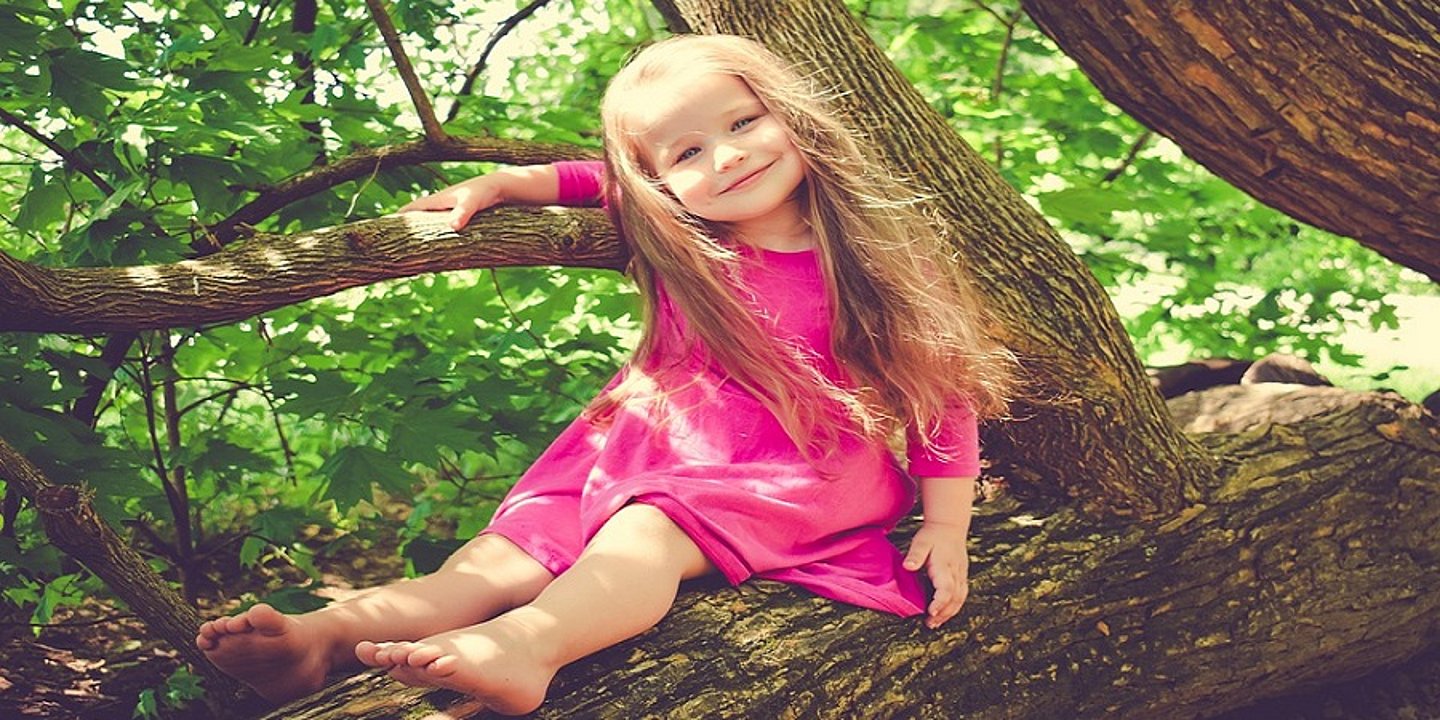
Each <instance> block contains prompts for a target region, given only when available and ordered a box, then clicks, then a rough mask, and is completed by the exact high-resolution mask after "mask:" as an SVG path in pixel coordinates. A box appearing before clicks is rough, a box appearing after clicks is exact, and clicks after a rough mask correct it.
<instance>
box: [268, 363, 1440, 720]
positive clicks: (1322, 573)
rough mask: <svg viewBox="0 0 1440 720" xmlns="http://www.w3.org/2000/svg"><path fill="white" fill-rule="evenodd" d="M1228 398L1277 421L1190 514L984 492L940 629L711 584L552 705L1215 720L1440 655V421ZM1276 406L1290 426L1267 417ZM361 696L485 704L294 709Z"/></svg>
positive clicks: (435, 696)
mask: <svg viewBox="0 0 1440 720" xmlns="http://www.w3.org/2000/svg"><path fill="white" fill-rule="evenodd" d="M1225 391H1226V392H1235V393H1241V394H1245V393H1250V394H1261V395H1263V397H1264V402H1263V403H1254V404H1253V405H1254V406H1255V407H1267V408H1269V409H1270V412H1271V413H1272V414H1271V415H1269V416H1267V418H1254V417H1252V418H1251V419H1250V421H1248V422H1245V421H1237V424H1238V425H1241V426H1244V427H1246V428H1247V429H1245V430H1244V431H1243V432H1241V433H1240V434H1237V435H1224V436H1220V435H1216V436H1208V437H1206V438H1204V442H1205V444H1206V445H1207V446H1209V447H1211V448H1212V449H1213V450H1215V451H1216V452H1219V453H1223V454H1226V455H1227V456H1228V457H1230V459H1231V460H1232V462H1233V464H1232V465H1231V466H1230V468H1231V469H1230V471H1228V472H1226V473H1223V474H1221V475H1220V476H1219V477H1217V478H1216V479H1215V480H1214V481H1212V482H1210V483H1207V484H1206V486H1205V487H1204V488H1203V489H1202V493H1203V496H1202V497H1201V498H1200V502H1197V503H1196V504H1194V505H1191V506H1189V507H1187V508H1186V509H1185V510H1184V511H1183V512H1181V513H1180V514H1178V515H1177V516H1175V517H1174V518H1172V519H1168V520H1164V521H1158V520H1157V521H1153V522H1132V521H1127V520H1123V519H1120V520H1114V521H1110V522H1105V523H1102V524H1098V525H1097V524H1096V523H1094V522H1093V521H1090V520H1087V519H1085V518H1083V517H1081V516H1080V515H1078V514H1077V513H1075V512H1074V511H1073V510H1071V509H1060V510H1051V511H1047V510H1045V509H1043V508H1038V507H1035V506H1033V505H1032V506H1027V507H1025V508H1024V512H1025V515H1023V516H1022V515H1020V512H1021V509H1020V508H1019V507H1017V506H1016V505H1015V504H1014V503H1013V501H1011V500H1004V499H1002V501H1001V502H996V503H985V504H982V505H980V506H979V507H978V508H977V511H976V517H975V522H974V525H973V526H972V535H973V536H974V538H973V542H972V543H971V557H972V560H971V588H972V590H971V594H970V599H969V601H968V602H967V603H966V606H965V609H964V610H963V611H962V613H961V615H960V616H959V617H958V618H957V619H956V620H955V621H952V623H953V624H952V625H949V626H946V627H945V628H943V629H942V630H940V631H938V632H936V631H930V630H927V629H925V628H924V627H923V625H922V624H921V623H920V622H918V621H917V620H914V619H901V618H896V617H893V616H889V615H885V614H881V613H877V612H872V611H868V610H861V609H858V608H853V607H847V606H844V605H842V604H839V603H834V602H831V601H827V600H821V599H817V598H814V597H810V596H808V595H807V594H806V593H804V592H803V591H799V590H796V589H794V588H792V587H789V586H784V585H779V584H776V583H765V582H755V583H746V584H745V585H742V586H741V587H739V588H737V589H731V588H728V587H722V586H721V585H720V584H718V583H715V584H708V585H701V586H697V588H696V589H699V590H701V592H685V593H682V595H681V597H680V599H679V602H678V604H677V606H676V610H675V611H673V612H672V613H671V615H670V616H669V617H667V618H666V619H665V620H664V621H663V622H662V623H661V624H660V625H659V626H658V627H657V628H656V629H654V630H652V631H650V632H648V633H646V634H645V635H642V636H641V637H639V638H637V639H635V640H631V641H628V642H625V643H622V644H621V645H618V646H616V647H614V648H611V649H609V650H606V651H603V652H601V653H599V654H597V655H594V656H591V657H589V658H586V659H584V660H581V661H579V662H576V663H574V664H573V665H570V666H567V667H566V668H565V669H564V670H563V671H562V672H561V673H560V675H559V676H558V677H557V678H556V682H555V683H554V684H553V685H552V686H551V691H550V694H549V698H548V700H547V701H546V705H545V706H543V707H542V708H541V710H540V712H539V713H537V717H540V718H567V717H596V718H612V717H613V718H630V717H706V718H711V717H714V718H771V717H937V718H940V717H944V718H950V717H965V718H971V719H974V720H986V719H989V718H997V719H999V718H1006V719H1009V718H1074V719H1076V720H1084V719H1087V718H1097V719H1099V718H1194V717H1212V716H1216V715H1219V714H1221V713H1224V712H1226V711H1228V710H1231V709H1235V708H1238V707H1243V706H1246V705H1249V704H1252V703H1254V702H1256V701H1258V700H1262V699H1264V698H1267V697H1272V696H1276V695H1280V694H1285V693H1287V692H1290V691H1293V690H1295V689H1299V688H1302V687H1306V686H1312V685H1316V684H1320V683H1323V682H1325V681H1327V680H1330V679H1334V678H1339V677H1353V676H1355V675H1357V674H1360V673H1362V672H1364V671H1365V670H1367V669H1369V668H1373V667H1376V666H1379V665H1382V664H1388V663H1397V662H1401V661H1404V660H1405V659H1407V658H1409V657H1411V656H1413V655H1415V654H1417V653H1418V652H1420V651H1422V650H1423V649H1424V648H1426V647H1427V646H1429V645H1432V644H1433V643H1434V642H1435V641H1436V639H1437V631H1440V626H1437V617H1440V555H1437V549H1440V462H1437V460H1440V442H1437V437H1440V425H1437V422H1436V420H1435V418H1433V417H1431V416H1428V415H1425V414H1424V413H1422V412H1421V411H1420V409H1419V408H1418V407H1416V406H1414V405H1410V404H1408V403H1405V402H1403V401H1401V400H1399V399H1398V398H1394V397H1393V396H1381V395H1374V394H1355V393H1347V392H1345V391H1343V390H1337V389H1334V388H1302V389H1296V388H1295V387H1293V386H1291V387H1281V386H1274V385H1252V386H1244V387H1241V388H1236V389H1230V388H1227V389H1225ZM1276 408H1287V409H1286V410H1284V411H1281V412H1282V413H1283V414H1285V415H1287V416H1288V418H1289V419H1288V420H1287V421H1286V422H1287V424H1284V425H1271V424H1265V423H1264V422H1263V421H1264V419H1269V418H1274V417H1275V415H1274V414H1273V413H1274V412H1275V409H1276ZM1257 421H1258V422H1261V424H1256V422H1257ZM1362 478H1363V481H1360V479H1362ZM1022 521H1023V522H1022ZM342 693H343V694H348V695H349V696H350V697H352V698H353V697H354V696H356V695H360V696H363V697H365V699H366V700H368V701H369V702H368V703H365V705H366V707H367V708H369V709H368V710H367V711H366V712H363V713H358V715H359V717H365V718H370V717H374V718H380V717H399V716H407V717H408V716H420V715H423V714H424V713H423V712H421V711H420V708H427V707H428V708H433V709H436V710H444V711H448V712H449V713H450V715H449V716H450V717H455V718H463V717H480V716H482V713H480V712H479V710H478V707H477V706H476V704H475V703H473V702H470V701H467V700H464V699H457V697H456V696H455V695H454V694H453V693H447V692H444V691H430V692H428V693H427V692H426V691H424V690H419V689H414V688H406V689H398V688H396V687H395V685H394V684H393V683H392V682H391V681H389V680H388V679H387V678H385V677H384V676H383V675H364V676H360V677H359V678H357V679H354V680H351V681H347V683H346V684H345V685H344V686H343V687H342V688H332V689H331V690H330V691H328V692H326V693H324V694H322V695H317V696H316V697H314V698H312V699H309V700H306V701H301V702H298V703H295V704H293V705H291V706H289V707H286V708H284V709H283V710H281V711H280V712H279V713H277V714H275V715H273V716H271V717H273V718H280V717H284V718H291V719H295V720H299V719H301V718H328V717H335V716H336V715H335V714H334V709H335V708H337V707H340V706H342V705H343V706H344V707H345V708H346V711H347V712H348V711H350V709H351V708H355V707H358V706H360V705H362V703H359V702H353V703H349V704H345V703H340V702H336V696H337V695H341V694H342ZM351 717H355V715H351Z"/></svg>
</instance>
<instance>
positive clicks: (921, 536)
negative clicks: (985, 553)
mask: <svg viewBox="0 0 1440 720" xmlns="http://www.w3.org/2000/svg"><path fill="white" fill-rule="evenodd" d="M968 534H969V528H968V527H965V526H963V525H957V524H953V523H944V522H925V523H923V524H921V525H920V530H919V531H918V532H916V533H915V538H914V539H913V540H911V541H910V552H909V553H907V554H906V555H905V569H906V570H919V569H920V567H921V566H922V565H923V566H925V568H926V569H927V571H928V572H929V575H930V584H931V585H933V586H935V597H934V599H932V600H931V601H930V609H929V617H927V618H926V619H925V625H926V627H929V628H931V629H934V628H937V627H940V625H941V623H944V622H945V621H946V620H949V619H950V618H952V617H955V615H956V613H959V612H960V606H961V605H964V604H965V598H966V597H968V596H969V595H970V555H969V553H968V552H967V551H966V549H965V538H966V536H967V535H968Z"/></svg>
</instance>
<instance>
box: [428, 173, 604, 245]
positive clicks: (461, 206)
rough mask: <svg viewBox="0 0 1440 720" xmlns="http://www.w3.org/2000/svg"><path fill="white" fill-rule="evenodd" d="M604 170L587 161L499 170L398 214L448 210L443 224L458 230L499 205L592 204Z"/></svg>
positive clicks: (450, 189)
mask: <svg viewBox="0 0 1440 720" xmlns="http://www.w3.org/2000/svg"><path fill="white" fill-rule="evenodd" d="M604 169H605V164H604V163H601V162H591V161H581V162H559V163H553V164H549V165H524V166H520V167H507V168H501V169H499V170H496V171H494V172H491V173H487V174H485V175H478V176H476V177H473V178H470V179H469V180H466V181H464V182H461V183H456V184H454V185H451V186H450V187H447V188H445V189H444V190H441V191H439V192H437V193H434V194H431V195H422V196H421V197H418V198H415V199H414V200H411V201H410V202H409V203H408V204H406V205H405V206H404V207H402V208H400V212H412V211H427V210H428V211H438V210H449V211H450V214H449V216H448V217H447V218H446V222H447V223H448V224H449V225H450V227H451V228H453V229H455V230H459V229H460V228H462V227H465V223H468V222H470V218H471V217H472V216H473V215H475V213H477V212H480V211H481V210H485V209H488V208H491V207H494V206H496V205H501V204H509V205H555V204H557V203H558V204H565V205H594V204H597V203H598V202H599V199H600V188H601V186H602V179H603V176H604Z"/></svg>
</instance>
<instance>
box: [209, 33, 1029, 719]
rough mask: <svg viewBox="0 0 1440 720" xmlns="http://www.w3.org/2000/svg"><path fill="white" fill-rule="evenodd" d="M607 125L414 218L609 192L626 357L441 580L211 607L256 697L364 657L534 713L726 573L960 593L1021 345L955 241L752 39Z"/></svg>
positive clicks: (233, 665)
mask: <svg viewBox="0 0 1440 720" xmlns="http://www.w3.org/2000/svg"><path fill="white" fill-rule="evenodd" d="M602 119H603V123H604V130H605V149H606V153H605V158H606V159H605V163H604V164H603V166H602V165H601V164H599V163H556V164H555V165H550V166H540V167H527V168H516V169H509V170H501V171H498V172H495V173H492V174H489V175H485V176H482V177H478V178H474V179H472V180H470V181H467V182H465V183H461V184H459V185H456V186H453V187H451V188H448V189H446V190H445V191H443V192H440V193H438V194H436V195H433V196H429V197H424V198H420V199H418V200H416V201H414V202H412V203H410V204H409V205H407V206H406V207H405V208H403V209H404V210H451V212H450V215H449V219H450V222H451V224H452V226H453V227H455V228H457V229H458V228H459V227H461V226H463V225H464V223H465V222H466V221H468V220H469V218H470V216H471V215H473V214H474V213H475V212H477V211H479V210H482V209H484V208H486V207H490V206H492V205H495V204H498V203H505V202H509V203H532V204H543V203H551V204H553V203H555V202H561V203H567V204H585V203H594V202H595V201H596V200H598V198H599V196H600V194H601V187H602V185H603V187H604V195H605V198H606V201H607V202H606V204H607V206H608V207H609V209H610V211H611V212H612V215H613V217H614V219H615V222H616V223H617V225H618V227H619V228H620V230H621V233H622V236H623V237H624V239H625V241H626V242H627V243H628V245H629V247H630V249H631V251H632V253H633V260H632V263H631V267H630V274H632V275H633V277H634V279H635V282H636V284H637V285H638V286H639V288H640V290H641V293H642V297H643V301H644V308H645V315H644V332H643V335H642V337H641V340H640V343H639V346H638V347H637V349H636V350H635V353H634V356H633V357H632V358H631V360H630V361H629V362H628V363H626V365H625V367H624V368H622V370H621V371H620V373H619V374H617V375H616V377H615V378H614V379H613V380H612V381H611V382H610V383H609V384H608V385H607V386H606V388H605V390H604V391H603V392H601V394H600V395H599V397H597V398H596V399H595V401H593V402H592V403H591V404H590V406H589V407H587V408H586V410H585V412H584V413H583V414H582V415H581V417H580V418H579V419H577V420H576V421H575V422H574V424H572V425H571V426H570V427H569V428H568V429H567V430H565V431H564V432H563V433H562V434H561V435H560V437H559V438H557V439H556V440H555V442H554V444H552V445H551V446H550V447H549V448H548V449H547V450H546V451H545V452H544V453H543V454H542V455H541V456H540V458H539V459H537V460H536V462H535V464H534V466H533V467H531V468H530V470H529V471H527V472H526V473H525V475H524V476H523V477H521V478H520V480H519V481H518V483H517V484H516V486H515V488H514V490H513V491H512V492H511V493H510V495H509V496H508V497H507V498H506V500H505V501H504V503H503V504H502V505H501V506H500V508H499V509H498V510H497V511H496V513H495V517H494V519H493V520H492V521H491V524H490V526H489V527H488V528H487V529H486V530H485V531H483V532H482V533H481V534H480V535H479V536H478V537H477V538H475V539H474V540H472V541H470V542H469V543H468V544H467V545H465V546H464V547H463V548H461V549H460V550H459V551H457V552H456V553H455V555H453V556H452V557H451V558H450V559H449V560H448V561H447V562H446V564H445V566H444V567H443V568H441V569H440V570H439V571H438V572H436V573H435V574H433V575H429V576H427V577H422V578H417V579H412V580H404V581H401V582H397V583H394V584H392V585H388V586H385V587H382V588H378V589H375V590H372V591H370V592H369V593H367V594H364V595H361V596H358V597H356V598H354V599H351V600H347V601H345V602H340V603H336V604H334V605H331V606H329V607H326V608H324V609H321V610H318V611H315V612H311V613H306V614H303V615H297V616H286V615H282V614H280V613H278V612H276V611H275V610H274V609H272V608H270V607H268V606H266V605H256V606H255V607H253V608H251V609H250V610H247V611H246V612H244V613H241V614H239V615H237V616H234V617H228V618H222V619H219V620H215V621H212V622H208V623H206V624H205V625H204V626H202V627H201V629H200V634H199V637H198V638H197V643H198V644H199V645H200V647H201V648H202V649H204V650H205V651H206V652H207V654H208V655H209V657H210V658H211V659H212V660H213V661H214V662H215V664H216V665H218V666H219V667H221V668H222V669H224V670H225V671H227V672H229V673H230V674H232V675H234V676H236V677H237V678H239V679H241V680H243V681H245V682H246V683H248V684H249V685H250V686H252V687H254V688H255V689H256V690H257V691H258V692H259V693H260V694H261V695H263V696H265V697H267V698H269V699H271V700H276V701H281V700H288V699H291V698H295V697H298V696H301V695H305V694H308V693H310V692H313V691H315V690H317V689H319V688H320V686H321V685H322V683H323V681H324V678H325V675H326V674H327V673H328V672H329V671H331V670H334V669H339V668H341V667H344V666H353V665H355V661H356V660H357V659H358V661H359V662H360V663H363V664H364V665H368V666H371V667H376V668H382V669H384V670H386V671H388V672H389V674H390V675H391V676H392V677H394V678H396V679H398V680H400V681H401V682H405V683H408V684H411V685H427V686H443V687H448V688H452V689H455V690H459V691H461V692H465V693H469V694H471V695H474V696H476V697H478V698H480V699H481V700H482V701H483V702H485V703H486V704H487V706H489V707H490V708H492V709H494V710H497V711H499V712H502V713H524V712H529V711H531V710H534V709H535V708H536V707H538V706H539V705H540V704H541V702H542V701H543V700H544V698H545V692H546V688H547V687H548V686H549V684H550V681H551V678H552V677H554V675H555V673H556V671H558V670H559V669H560V668H561V667H562V666H564V665H565V664H566V663H569V662H571V661H573V660H576V659H578V658H581V657H584V656H586V655H588V654H590V653H593V652H596V651H598V650H601V649H603V648H605V647H608V646H610V645H614V644H615V643H618V642H620V641H622V640H625V639H626V638H630V637H633V636H635V635H637V634H639V633H641V632H643V631H645V630H646V629H648V628H650V627H652V626H654V625H655V624H656V623H657V622H659V621H660V619H661V618H662V617H663V616H664V615H665V614H666V612H668V611H669V609H670V606H671V604H672V603H673V602H674V600H675V595H676V591H677V587H678V586H679V584H680V582H681V581H683V580H686V579H689V578H695V577H699V576H702V575H706V574H710V573H717V572H718V573H720V574H722V575H723V576H724V577H725V579H726V580H728V581H729V582H731V583H736V584H738V583H740V582H743V581H744V580H746V579H748V578H751V577H760V578H766V579H771V580H779V581H783V582H788V583H793V584H795V585H799V586H801V587H804V588H808V589H810V590H812V591H814V592H815V593H818V594H820V595H823V596H825V597H828V598H833V599H836V600H840V601H844V602H848V603H853V604H856V605H861V606H864V607H869V608H875V609H877V610H882V611H886V612H891V613H895V614H898V615H907V616H908V615H919V614H922V613H923V614H926V615H927V624H928V625H929V626H930V627H938V626H939V625H940V624H941V623H943V622H945V621H946V620H948V619H949V618H951V617H953V616H954V615H955V614H956V612H958V611H959V608H960V605H961V603H963V602H964V600H965V597H966V593H967V572H968V558H967V555H966V549H965V540H966V535H967V533H968V529H969V523H970V509H971V501H972V497H973V492H974V479H975V477H976V476H977V475H978V473H979V459H978V443H977V440H976V417H977V414H980V415H986V416H993V415H997V414H999V413H1000V412H1001V411H1002V410H1003V407H1004V401H1003V397H1004V389H1005V387H1006V385H1007V383H1008V377H1009V375H1008V372H1009V367H1010V360H1009V356H1008V354H1006V353H1005V352H1004V351H1002V350H1001V349H999V348H998V347H997V346H996V345H995V344H994V343H992V342H991V341H990V340H988V339H987V338H986V337H985V336H984V334H983V333H982V332H981V330H980V328H979V323H978V321H977V317H978V310H977V306H976V302H975V300H974V298H973V295H972V293H971V292H970V291H969V290H968V289H967V287H966V285H965V282H964V281H963V280H962V279H961V277H960V274H959V271H958V270H957V269H956V259H955V258H953V257H951V254H950V252H949V251H948V249H947V245H946V244H945V242H944V241H943V240H942V239H941V238H940V237H939V236H938V235H937V233H936V230H935V229H934V227H933V226H932V225H931V224H930V223H929V222H927V220H926V218H925V217H923V216H922V215H920V214H919V213H918V211H917V210H916V208H915V207H914V205H913V202H911V201H910V200H909V199H907V196H906V192H905V190H904V189H903V188H902V187H900V186H899V185H898V184H897V183H896V182H895V181H894V180H892V179H890V178H889V176H888V175H886V173H885V172H884V170H882V169H881V168H880V167H879V166H878V165H877V164H876V163H875V161H873V160H871V159H870V158H869V157H868V156H867V155H866V154H865V153H863V152H862V151H861V150H860V148H859V146H858V145H857V144H856V142H855V140H854V139H853V137H852V136H851V135H850V134H849V133H848V132H846V131H845V130H844V128H843V127H842V126H841V125H840V124H839V122H838V121H837V119H836V117H835V116H834V114H833V113H832V112H831V111H830V110H829V109H827V108H826V107H825V105H824V104H823V103H822V102H821V101H820V100H819V99H818V98H817V97H816V96H815V95H814V94H813V93H812V92H810V91H808V90H807V89H806V88H805V86H804V83H803V82H802V81H801V80H800V79H799V78H798V77H797V76H796V75H795V74H794V73H793V72H791V71H790V70H789V69H787V68H786V66H785V65H784V63H782V62H781V61H780V60H779V59H778V58H776V57H775V56H774V55H772V54H770V53H769V52H767V51H766V50H765V49H764V48H763V47H761V46H759V45H758V44H756V43H754V42H752V41H749V40H745V39H742V38H738V37H724V36H685V37H678V38H673V39H670V40H667V41H664V42H661V43H657V44H655V45H654V46H652V47H650V48H648V49H646V50H645V51H644V52H642V53H640V54H639V55H637V56H636V57H635V58H634V60H633V61H632V62H631V63H629V64H628V65H627V66H626V67H625V68H624V69H623V70H622V71H621V72H620V73H619V74H618V75H617V76H616V78H615V79H614V81H613V82H612V83H611V85H610V87H609V89H608V90H607V92H606V95H605V98H604V102H603V104H602ZM901 436H904V437H905V438H906V440H907V441H908V448H907V450H906V453H907V455H908V470H909V474H908V475H907V473H905V472H903V471H902V470H901V468H900V466H899V463H898V462H897V460H896V456H895V454H894V453H893V452H892V450H891V447H890V446H891V445H892V444H898V440H899V438H900V437H901ZM914 478H918V484H919V488H920V495H921V499H922V502H923V506H924V522H923V524H922V526H921V528H920V530H919V531H918V532H917V533H916V534H915V537H914V539H913V540H912V542H911V544H910V549H909V552H908V554H906V555H903V556H902V555H901V553H900V552H899V551H898V550H896V548H895V547H894V546H893V545H892V544H891V543H890V542H889V540H888V539H887V537H886V535H887V533H888V532H889V531H890V530H891V529H892V528H893V527H894V526H895V524H896V522H897V521H898V520H899V519H900V518H901V517H903V516H904V515H905V514H906V513H907V512H909V511H910V509H911V507H912V504H913V502H914V494H915V485H916V480H915V479H914ZM922 568H924V570H925V572H926V575H927V576H928V579H929V581H930V583H931V584H932V585H933V587H934V597H933V598H932V599H931V600H930V601H929V602H928V604H927V602H926V598H925V591H924V589H923V588H922V586H921V582H920V579H919V577H918V575H917V571H919V570H921V569H922Z"/></svg>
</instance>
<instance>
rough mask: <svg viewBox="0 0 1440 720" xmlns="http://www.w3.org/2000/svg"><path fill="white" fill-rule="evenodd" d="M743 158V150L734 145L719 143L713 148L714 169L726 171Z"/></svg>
mask: <svg viewBox="0 0 1440 720" xmlns="http://www.w3.org/2000/svg"><path fill="white" fill-rule="evenodd" d="M744 159H745V151H744V150H742V149H740V148H738V147H735V146H734V145H728V144H723V143H722V144H721V145H719V146H718V147H716V148H715V170H716V171H718V172H728V171H729V170H731V169H733V168H734V167H735V166H736V165H739V164H740V162H741V161H743V160H744Z"/></svg>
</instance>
